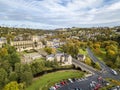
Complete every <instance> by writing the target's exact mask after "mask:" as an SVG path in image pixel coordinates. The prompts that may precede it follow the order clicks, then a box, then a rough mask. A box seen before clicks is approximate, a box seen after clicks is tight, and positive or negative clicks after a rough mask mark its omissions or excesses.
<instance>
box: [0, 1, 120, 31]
mask: <svg viewBox="0 0 120 90" xmlns="http://www.w3.org/2000/svg"><path fill="white" fill-rule="evenodd" d="M117 25H120V0H0V26H9V27H22V28H24V27H25V28H35V29H36V28H38V29H55V28H68V27H99V26H103V27H104V26H117Z"/></svg>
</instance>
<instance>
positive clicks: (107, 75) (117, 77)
mask: <svg viewBox="0 0 120 90" xmlns="http://www.w3.org/2000/svg"><path fill="white" fill-rule="evenodd" d="M87 52H88V55H89V56H90V58H91V59H92V61H93V62H98V63H99V64H100V66H101V68H102V70H104V71H105V72H104V73H102V76H103V77H104V78H113V79H115V80H119V81H120V74H118V75H114V74H113V73H112V71H111V68H110V67H108V66H107V65H106V64H105V63H104V62H102V61H100V60H99V59H98V58H97V57H96V56H95V55H94V54H93V52H92V51H91V50H90V48H87Z"/></svg>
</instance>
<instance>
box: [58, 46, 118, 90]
mask: <svg viewBox="0 0 120 90" xmlns="http://www.w3.org/2000/svg"><path fill="white" fill-rule="evenodd" d="M87 51H88V54H89V56H90V58H91V59H92V61H93V62H98V63H99V64H100V66H101V68H102V70H104V71H103V72H101V71H99V72H98V71H96V70H95V69H93V68H91V67H90V68H89V66H86V65H85V64H83V63H80V62H79V61H77V60H75V59H73V63H76V64H78V65H81V66H82V67H85V68H86V69H88V70H90V71H91V72H93V73H94V75H93V76H90V77H88V78H87V80H84V81H80V82H74V83H70V84H68V85H65V86H64V87H61V88H60V89H59V90H75V88H76V87H77V88H82V90H91V89H90V86H89V85H90V83H91V81H96V82H97V77H98V76H102V77H103V78H104V79H105V78H112V79H115V80H119V81H120V74H118V75H114V74H113V73H112V72H111V68H110V67H108V66H107V65H106V64H105V63H104V62H102V61H100V60H99V59H98V58H97V57H96V56H95V55H94V54H93V53H92V51H91V50H90V49H89V48H87Z"/></svg>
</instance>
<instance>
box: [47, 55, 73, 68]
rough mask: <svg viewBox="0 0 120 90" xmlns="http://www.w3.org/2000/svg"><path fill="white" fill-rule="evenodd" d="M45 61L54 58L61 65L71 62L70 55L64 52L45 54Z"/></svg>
mask: <svg viewBox="0 0 120 90" xmlns="http://www.w3.org/2000/svg"><path fill="white" fill-rule="evenodd" d="M46 60H47V61H54V60H56V61H57V62H58V63H60V64H61V65H62V66H64V65H71V64H72V56H71V55H68V54H65V53H57V54H55V55H54V54H51V55H48V56H46Z"/></svg>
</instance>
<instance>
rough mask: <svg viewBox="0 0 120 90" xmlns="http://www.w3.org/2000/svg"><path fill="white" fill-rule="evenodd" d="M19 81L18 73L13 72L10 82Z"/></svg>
mask: <svg viewBox="0 0 120 90" xmlns="http://www.w3.org/2000/svg"><path fill="white" fill-rule="evenodd" d="M17 79H18V75H17V73H16V72H11V73H10V75H9V80H10V81H17Z"/></svg>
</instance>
